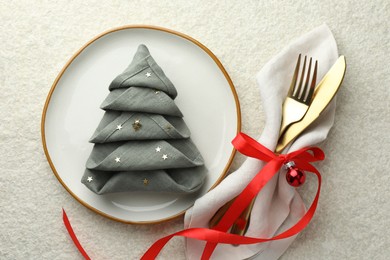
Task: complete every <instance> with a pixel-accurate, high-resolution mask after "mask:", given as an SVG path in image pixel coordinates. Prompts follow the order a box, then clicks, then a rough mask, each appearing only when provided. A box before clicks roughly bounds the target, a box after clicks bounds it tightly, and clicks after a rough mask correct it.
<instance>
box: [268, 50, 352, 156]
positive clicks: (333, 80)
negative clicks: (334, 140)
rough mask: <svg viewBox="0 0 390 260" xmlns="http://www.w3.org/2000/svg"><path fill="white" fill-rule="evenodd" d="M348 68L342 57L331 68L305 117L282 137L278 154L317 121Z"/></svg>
mask: <svg viewBox="0 0 390 260" xmlns="http://www.w3.org/2000/svg"><path fill="white" fill-rule="evenodd" d="M346 68H347V65H346V62H345V57H344V56H340V57H339V58H338V59H337V61H336V63H335V64H334V65H333V66H332V68H330V70H329V71H328V73H326V75H325V76H324V77H323V78H322V80H321V81H320V83H318V85H317V87H316V89H315V90H314V98H313V101H312V103H311V104H310V106H309V109H308V110H307V112H306V114H305V116H304V117H303V119H302V120H301V121H299V122H296V123H294V124H292V125H290V127H289V128H287V129H286V131H285V132H284V134H283V135H282V136H281V137H280V139H279V141H278V145H277V147H276V150H275V151H276V152H277V153H281V152H282V151H283V149H284V148H285V147H286V146H287V145H288V144H289V143H291V142H292V141H293V140H294V139H295V138H296V137H297V136H298V135H300V134H301V133H302V132H303V130H305V129H306V128H307V127H308V126H309V125H310V124H311V123H313V121H314V120H316V119H317V118H318V117H319V115H320V114H321V112H322V111H324V109H325V108H326V107H327V106H328V104H329V103H330V101H332V99H333V97H334V96H335V95H336V93H337V91H338V90H339V88H340V86H341V83H342V82H343V79H344V75H345V70H346Z"/></svg>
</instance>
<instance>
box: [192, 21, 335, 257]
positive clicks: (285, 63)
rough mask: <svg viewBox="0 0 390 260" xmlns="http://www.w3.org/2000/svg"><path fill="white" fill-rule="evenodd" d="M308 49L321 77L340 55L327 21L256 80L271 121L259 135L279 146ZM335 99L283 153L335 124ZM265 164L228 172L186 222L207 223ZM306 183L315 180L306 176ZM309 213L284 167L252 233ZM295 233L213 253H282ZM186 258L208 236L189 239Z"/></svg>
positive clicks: (256, 210) (277, 229)
mask: <svg viewBox="0 0 390 260" xmlns="http://www.w3.org/2000/svg"><path fill="white" fill-rule="evenodd" d="M299 53H302V55H308V56H311V57H313V58H314V59H317V60H318V74H317V79H318V81H317V82H319V80H320V79H321V78H322V77H323V76H324V75H325V74H326V72H327V71H328V70H329V69H330V68H331V66H332V65H333V64H334V62H335V61H336V60H337V58H338V51H337V46H336V42H335V39H334V37H333V35H332V33H331V31H330V30H329V28H328V27H327V26H326V25H322V26H319V27H317V28H316V29H314V30H312V31H311V32H309V33H307V34H305V35H303V36H301V37H300V38H299V39H297V40H295V41H294V42H292V43H291V44H290V45H288V46H287V47H286V48H284V49H283V50H282V51H281V52H280V53H279V54H278V55H276V56H275V57H274V58H273V59H272V60H270V61H269V62H268V63H267V64H266V65H265V66H264V67H263V68H262V69H261V71H260V72H259V73H258V74H257V82H258V84H259V87H260V94H261V97H262V101H263V108H264V112H265V116H266V124H265V127H264V130H263V132H262V135H261V137H260V138H259V139H258V141H259V142H260V143H261V144H263V145H264V146H266V147H267V148H269V149H270V150H274V149H275V147H276V144H277V140H278V134H279V128H280V123H281V115H282V111H281V109H282V102H283V101H284V99H285V97H286V95H287V92H288V88H289V86H290V83H291V79H292V75H293V72H294V68H295V65H296V60H297V57H298V54H299ZM335 108H336V100H335V99H334V100H333V101H332V102H331V103H330V104H329V106H328V107H327V109H326V110H325V111H324V112H323V113H322V114H321V116H320V117H319V118H318V119H317V120H316V121H315V122H314V123H313V125H311V126H310V127H309V128H308V129H307V130H306V131H305V132H304V133H303V134H302V135H301V136H300V137H299V138H298V139H297V140H296V141H295V142H294V143H293V144H292V145H291V146H290V147H289V148H287V149H285V151H284V153H288V152H292V151H295V150H298V149H300V148H302V147H305V146H311V145H315V144H317V143H319V142H321V141H323V140H324V139H325V138H326V136H327V134H328V132H329V130H330V128H331V127H332V125H333V119H334V112H335ZM263 166H264V163H263V162H261V161H259V160H257V159H253V158H247V159H246V161H245V162H244V163H243V164H242V166H241V167H240V168H239V169H238V170H236V171H235V172H233V173H231V174H230V175H229V176H227V177H226V178H225V179H224V180H223V181H222V182H221V183H220V184H219V185H218V186H217V187H216V188H215V189H213V190H212V191H210V192H208V193H207V194H206V195H204V196H203V197H201V198H200V199H198V200H197V201H196V202H195V204H194V206H193V207H192V208H191V209H190V210H188V211H187V213H186V215H185V219H184V227H185V228H193V227H205V228H207V227H208V223H209V220H210V219H211V217H212V216H213V215H214V214H215V212H216V211H217V210H218V209H219V208H220V207H222V206H223V205H224V204H225V203H226V202H228V201H230V200H231V199H233V198H234V197H236V196H237V195H238V194H239V193H240V192H241V191H242V190H243V189H244V187H245V186H246V185H247V184H248V183H249V182H250V181H251V179H252V178H253V177H254V176H255V175H256V174H257V173H258V171H259V170H260V169H261V168H262V167H263ZM304 185H316V183H309V182H306V183H305V184H304ZM304 213H305V205H304V203H303V201H302V199H301V197H300V195H299V193H298V192H297V191H296V189H295V188H293V187H291V186H290V185H289V184H288V183H287V182H286V179H285V170H281V171H280V173H279V174H277V175H275V177H274V178H273V179H272V180H271V181H270V182H269V183H268V184H267V185H266V186H265V187H264V188H263V190H262V191H261V192H260V193H259V195H258V197H257V199H256V202H255V205H254V207H253V211H252V215H251V222H250V226H249V229H248V231H247V233H246V235H247V236H252V237H261V238H267V237H272V236H274V235H276V234H278V233H281V232H282V231H284V230H286V229H288V228H290V227H291V226H292V225H294V224H295V223H296V222H297V221H298V220H300V219H301V217H302V216H303V214H304ZM295 237H296V236H294V237H290V238H287V239H284V240H278V241H272V242H268V243H261V244H256V245H241V246H238V247H234V246H232V245H225V244H219V245H218V247H217V248H216V250H215V251H214V253H213V255H212V259H244V258H249V257H251V259H266V260H272V259H278V258H279V257H280V256H281V255H282V254H283V252H284V251H285V250H286V249H287V248H288V246H289V245H290V244H291V243H292V242H293V241H294V239H295ZM186 242H187V244H186V246H187V250H186V254H187V258H188V259H200V257H201V255H202V252H203V249H204V246H205V242H204V241H198V240H193V239H187V241H186Z"/></svg>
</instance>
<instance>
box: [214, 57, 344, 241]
mask: <svg viewBox="0 0 390 260" xmlns="http://www.w3.org/2000/svg"><path fill="white" fill-rule="evenodd" d="M345 70H346V62H345V57H344V56H340V57H339V59H338V60H337V61H336V63H335V64H334V65H333V66H332V68H331V69H330V70H329V71H328V73H327V74H326V75H325V76H324V78H323V79H322V80H321V82H320V83H319V84H318V86H317V88H316V89H315V90H314V94H313V93H312V95H313V96H314V98H313V100H312V103H311V104H310V106H309V107H308V109H307V111H306V113H305V115H304V116H303V118H302V119H301V120H300V121H299V120H298V122H295V123H290V125H289V126H287V128H285V129H284V130H283V131H282V129H281V131H280V132H282V133H281V135H280V138H279V141H278V145H277V148H276V152H277V153H281V152H282V151H283V149H284V148H285V147H287V145H289V144H290V143H291V141H293V140H294V139H295V138H296V137H297V136H298V135H299V134H300V133H302V131H303V130H305V129H306V128H307V127H308V126H309V125H310V124H311V123H312V122H313V121H314V120H315V119H316V118H318V116H319V115H320V113H321V112H322V111H323V110H324V109H325V108H326V107H327V105H328V104H329V103H330V101H331V100H332V99H333V97H334V96H335V94H336V93H337V91H338V89H339V87H340V86H341V83H342V80H343V78H344V75H345ZM296 74H297V72H296V71H295V73H294V76H293V82H294V78H295V77H296ZM290 92H291V86H290ZM292 92H295V90H293V91H292ZM290 95H291V93H289V95H288V96H289V97H291V96H290ZM307 95H309V94H307ZM286 99H287V98H286ZM306 99H307V98H306ZM283 106H284V105H283ZM283 116H284V114H283ZM233 201H234V199H233V200H231V201H230V202H228V203H227V204H225V205H224V206H223V207H221V208H220V209H219V210H218V211H217V213H216V214H215V215H214V216H213V218H212V219H211V220H210V223H209V225H210V227H214V226H215V225H216V224H217V223H218V222H219V220H220V219H221V218H222V216H223V215H224V213H225V212H226V211H227V209H228V208H229V207H230V205H231V204H232V203H233ZM253 203H254V200H253V201H252V202H251V204H250V205H249V206H248V207H247V209H245V210H244V211H243V213H242V214H241V216H240V218H239V219H240V220H241V221H240V222H241V223H235V224H234V225H233V226H232V229H231V231H230V232H231V233H233V234H240V235H243V234H244V233H245V232H246V230H247V227H248V225H249V219H250V212H251V209H252V207H253Z"/></svg>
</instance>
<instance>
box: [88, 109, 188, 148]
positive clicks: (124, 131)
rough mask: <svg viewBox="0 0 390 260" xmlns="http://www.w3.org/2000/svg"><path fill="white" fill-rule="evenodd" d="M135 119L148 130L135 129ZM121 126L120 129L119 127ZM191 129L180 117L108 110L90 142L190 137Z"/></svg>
mask: <svg viewBox="0 0 390 260" xmlns="http://www.w3.org/2000/svg"><path fill="white" fill-rule="evenodd" d="M135 120H138V121H139V122H142V128H145V129H147V130H148V131H135V130H134V128H133V123H134V121H135ZM118 126H120V129H118ZM189 137H190V130H189V129H188V127H187V125H186V123H185V122H184V120H183V119H182V118H180V117H171V116H161V115H157V114H147V113H132V112H117V111H107V112H106V113H105V114H104V116H103V118H102V120H101V121H100V124H99V126H98V127H97V129H96V131H95V133H94V134H93V136H92V138H91V140H90V142H92V143H106V142H116V141H125V140H145V139H180V138H189Z"/></svg>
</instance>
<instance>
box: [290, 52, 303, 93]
mask: <svg viewBox="0 0 390 260" xmlns="http://www.w3.org/2000/svg"><path fill="white" fill-rule="evenodd" d="M305 68H306V56H305V59H304V61H303V68H302V73H301V78H300V80H299V85H298V87H297V88H295V89H294V94H293V97H294V98H296V99H298V97H299V96H300V93H301V91H302V90H301V89H302V82H303V77H304V76H305Z"/></svg>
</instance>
